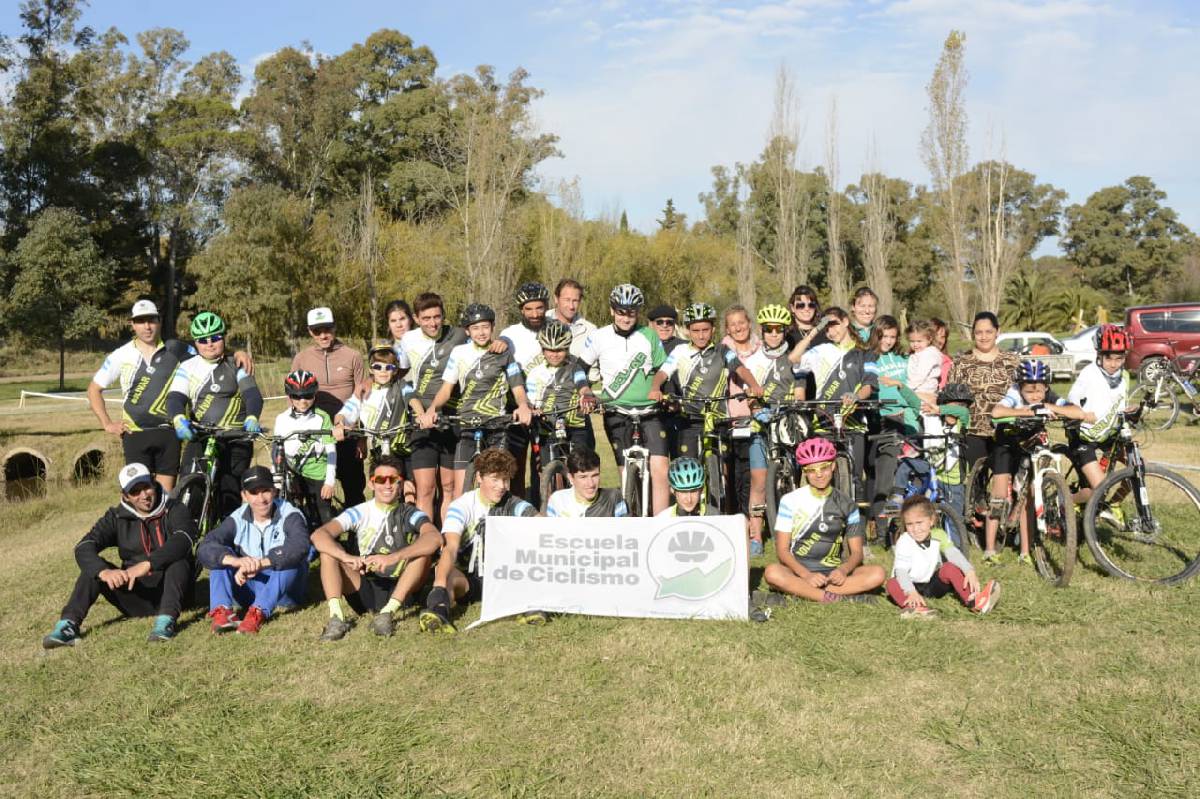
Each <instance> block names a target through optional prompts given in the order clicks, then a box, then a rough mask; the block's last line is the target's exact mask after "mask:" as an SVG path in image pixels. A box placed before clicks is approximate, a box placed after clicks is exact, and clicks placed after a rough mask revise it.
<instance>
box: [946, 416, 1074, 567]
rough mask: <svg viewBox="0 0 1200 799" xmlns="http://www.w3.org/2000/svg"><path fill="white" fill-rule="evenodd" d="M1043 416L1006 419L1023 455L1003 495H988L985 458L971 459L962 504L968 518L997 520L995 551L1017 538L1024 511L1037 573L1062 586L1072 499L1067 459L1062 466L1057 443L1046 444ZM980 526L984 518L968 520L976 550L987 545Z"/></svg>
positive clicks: (1070, 548) (1069, 556) (1069, 554)
mask: <svg viewBox="0 0 1200 799" xmlns="http://www.w3.org/2000/svg"><path fill="white" fill-rule="evenodd" d="M1046 421H1047V418H1046V417H1022V418H1020V420H1019V421H1015V422H1013V423H1012V429H1013V433H1012V434H1013V436H1014V438H1016V439H1018V441H1017V445H1018V446H1019V447H1020V449H1021V450H1022V452H1023V453H1024V454H1023V456H1022V458H1021V462H1020V463H1019V464H1018V465H1017V468H1016V470H1015V471H1014V473H1013V475H1012V479H1011V481H1010V483H1009V491H1008V496H1006V497H1004V498H1003V499H993V498H992V495H991V479H992V470H991V466H990V465H989V463H988V460H987V459H986V458H983V459H980V460H979V461H978V462H976V464H975V465H974V467H973V468H972V469H971V474H970V477H969V478H968V481H967V499H966V509H967V515H968V518H975V519H980V520H986V519H987V518H988V517H990V518H993V519H996V520H997V525H996V550H997V551H1001V550H1003V549H1004V548H1006V547H1009V546H1014V545H1016V544H1017V543H1018V541H1019V536H1020V530H1021V522H1022V516H1024V520H1025V524H1026V529H1027V531H1028V535H1029V552H1030V554H1031V555H1032V556H1033V562H1034V565H1035V567H1036V568H1037V571H1038V574H1040V575H1041V576H1042V578H1043V579H1045V580H1046V581H1047V582H1049V583H1050V584H1052V585H1054V586H1056V587H1058V588H1065V587H1066V586H1067V584H1068V583H1070V582H1071V573H1072V572H1073V570H1074V568H1075V555H1076V550H1077V548H1078V538H1077V534H1076V528H1075V524H1076V523H1075V504H1074V500H1073V499H1072V495H1071V490H1070V488H1069V487H1068V485H1067V480H1066V477H1065V475H1066V474H1067V467H1069V465H1070V462H1069V461H1067V463H1066V464H1065V465H1064V462H1063V461H1064V459H1065V458H1066V454H1065V452H1064V450H1063V448H1061V447H1057V446H1053V445H1051V443H1050V437H1049V435H1047V432H1046ZM985 531H986V521H984V523H982V524H975V525H974V529H973V532H974V534H975V535H976V536H977V538H976V542H975V543H976V544H977V545H978V546H979V548H980V549H981V550H986V548H987V543H986V540H985V536H986V532H985Z"/></svg>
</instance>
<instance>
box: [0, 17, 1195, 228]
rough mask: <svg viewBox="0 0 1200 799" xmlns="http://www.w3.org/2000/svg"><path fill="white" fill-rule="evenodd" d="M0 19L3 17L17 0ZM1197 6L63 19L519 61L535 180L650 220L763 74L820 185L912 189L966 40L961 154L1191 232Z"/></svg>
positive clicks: (475, 60) (698, 183) (697, 173)
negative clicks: (564, 185) (958, 46)
mask: <svg viewBox="0 0 1200 799" xmlns="http://www.w3.org/2000/svg"><path fill="white" fill-rule="evenodd" d="M11 6H12V7H10V8H9V10H8V11H7V12H6V13H4V14H3V15H2V16H0V25H3V31H4V32H5V33H9V34H12V33H15V32H16V31H17V29H18V19H17V8H16V6H17V4H16V3H12V4H11ZM1198 9H1200V4H1196V3H1188V2H1182V1H1179V2H1170V1H1169V0H1140V1H1139V2H1117V1H1116V0H1043V2H1033V1H1032V0H971V1H970V2H963V1H962V0H863V1H862V2H848V1H845V0H770V1H764V2H753V1H752V0H740V1H739V2H710V1H709V0H656V1H650V0H647V1H645V2H633V1H632V0H630V1H627V0H546V1H545V2H500V1H499V0H493V1H492V2H479V1H476V0H461V1H457V2H456V1H455V0H442V1H441V2H423V3H415V2H408V1H405V0H341V1H340V2H336V3H330V2H314V1H313V0H289V2H278V1H277V0H253V1H252V2H245V0H242V1H241V2H228V0H208V1H207V2H203V3H181V2H162V1H161V0H154V1H153V2H151V1H150V0H96V2H94V4H93V5H92V6H91V7H90V8H88V9H87V10H86V11H85V14H84V22H85V23H86V24H89V25H91V26H92V27H94V28H96V29H98V30H103V29H106V28H108V27H109V26H115V27H117V28H119V29H120V30H121V31H123V32H124V33H125V34H126V35H129V36H130V38H132V35H133V34H134V33H136V32H137V31H141V30H145V29H148V28H153V27H163V26H169V27H175V28H179V29H180V30H182V31H184V33H185V34H186V35H187V36H188V38H189V39H190V41H191V43H192V50H191V52H190V53H189V55H190V56H191V57H192V58H193V59H195V58H199V57H200V56H202V55H204V54H205V53H208V52H211V51H213V50H220V49H224V50H227V51H229V52H230V53H232V54H233V56H234V57H235V58H236V59H237V60H238V61H239V63H241V64H242V67H243V72H244V74H245V75H247V76H250V75H252V73H253V67H254V64H255V63H257V61H259V60H261V59H262V58H264V57H266V56H268V55H270V54H271V53H272V52H274V51H275V50H277V49H278V48H280V47H283V46H286V45H297V44H300V43H301V42H309V43H311V44H312V46H313V47H314V48H315V49H316V50H317V51H319V52H323V53H329V54H335V53H340V52H342V51H344V50H346V49H348V48H349V47H350V46H352V45H353V44H354V43H355V42H360V41H363V40H364V39H365V38H366V37H367V36H368V35H369V34H370V33H371V32H372V31H374V30H377V29H379V28H385V27H391V28H395V29H398V30H400V31H402V32H403V33H405V34H407V35H408V36H410V37H411V38H412V39H413V40H414V41H415V42H416V43H418V44H424V45H427V46H429V47H430V49H432V50H433V52H434V54H435V56H436V57H437V59H438V63H439V65H440V66H439V74H440V75H442V76H448V75H451V74H453V73H456V72H462V71H469V70H471V69H473V68H474V66H475V65H477V64H492V65H493V66H495V67H496V70H497V72H498V73H499V74H501V75H503V74H507V73H508V72H509V71H511V70H512V69H514V68H516V67H518V66H520V67H524V68H525V69H526V70H528V71H529V73H530V78H529V81H528V82H529V84H530V85H532V86H536V87H538V88H540V89H542V90H544V92H545V95H544V97H543V98H542V99H541V100H539V101H538V102H537V104H536V106H535V113H536V116H537V119H538V122H539V124H540V126H541V128H542V129H543V130H544V131H547V132H552V133H555V134H557V135H558V136H559V139H560V141H559V148H560V150H561V151H562V153H563V157H562V158H556V159H552V160H551V161H548V162H545V163H544V164H543V165H542V167H541V168H540V170H539V171H540V175H541V177H542V180H543V185H542V188H543V190H546V191H548V192H550V193H551V194H552V195H553V193H554V191H555V187H556V186H557V185H558V184H559V182H560V181H562V180H570V179H573V178H578V180H579V184H580V187H581V190H582V195H583V201H584V210H585V212H586V213H587V215H588V216H598V215H604V216H613V217H615V216H618V215H619V214H620V213H621V211H626V212H627V213H628V217H629V221H630V223H631V225H633V226H634V227H636V228H639V229H641V230H644V231H649V230H652V229H654V227H655V222H654V220H655V219H656V217H658V216H660V215H661V209H662V208H663V206H664V205H665V203H666V200H667V198H672V199H673V200H674V203H675V206H676V208H677V209H678V210H680V211H682V212H683V213H686V214H687V215H688V218H689V219H691V220H696V219H699V218H700V217H701V216H702V206H701V204H700V202H699V200H698V198H697V195H698V194H699V193H700V192H704V191H707V190H709V189H710V188H711V180H712V179H711V174H710V169H711V167H713V166H714V165H717V164H726V165H732V164H733V163H734V162H738V161H741V162H749V161H752V160H754V159H755V158H756V157H757V156H758V155H759V153H760V152H761V151H762V148H763V146H764V144H765V143H766V135H767V129H768V126H769V123H770V118H771V114H772V101H773V91H774V81H775V75H776V73H777V72H778V71H779V69H780V67H781V65H782V66H785V67H786V68H787V69H788V70H789V71H790V72H791V73H792V74H793V76H794V80H795V84H796V88H797V99H798V107H799V119H800V120H801V123H802V126H803V140H802V143H801V147H800V165H801V167H802V168H806V169H810V168H812V167H815V166H817V165H819V164H821V163H823V162H824V160H825V146H826V145H825V140H826V133H827V126H828V123H829V119H830V112H831V108H833V107H835V106H836V119H837V126H836V131H837V136H836V138H837V142H838V148H837V149H838V154H839V162H840V170H839V172H840V178H841V180H840V182H841V183H842V185H843V186H844V185H846V184H848V183H852V182H856V181H857V179H858V177H859V176H860V175H861V174H862V173H863V172H864V171H865V168H866V167H867V166H869V164H870V163H871V162H872V161H873V162H874V164H875V165H877V168H878V169H879V170H881V171H883V172H884V173H886V174H888V175H891V176H896V177H902V178H904V179H906V180H909V181H911V182H914V183H928V181H929V175H928V171H927V170H926V168H925V167H924V165H923V164H922V162H921V158H920V153H919V141H920V137H921V132H922V130H923V129H924V127H925V125H926V122H927V119H928V112H927V100H926V95H925V85H926V84H927V83H928V81H929V77H930V75H931V73H932V70H933V67H934V65H935V63H936V61H937V59H938V56H939V54H940V52H941V46H942V43H943V41H944V40H945V37H946V34H947V33H948V32H949V31H950V30H951V29H960V30H963V31H965V32H966V34H967V45H966V64H967V69H968V70H969V72H970V83H969V85H968V88H967V111H968V115H969V118H970V128H969V133H968V138H969V144H970V148H971V160H972V162H974V161H976V160H982V159H986V158H996V157H1004V158H1006V159H1007V160H1008V161H1010V162H1011V163H1013V164H1014V165H1016V166H1017V167H1019V168H1021V169H1025V170H1027V171H1030V172H1033V173H1034V174H1035V175H1036V176H1037V177H1038V179H1039V180H1041V181H1048V182H1050V183H1053V184H1054V185H1056V186H1058V187H1060V188H1062V189H1065V190H1066V191H1067V192H1068V193H1069V195H1070V202H1083V201H1085V200H1086V199H1087V196H1088V195H1089V194H1090V193H1091V192H1093V191H1095V190H1097V189H1100V188H1102V187H1104V186H1111V185H1114V184H1118V183H1120V182H1122V181H1123V180H1125V179H1126V178H1128V177H1129V176H1131V175H1149V176H1150V177H1151V178H1153V179H1154V181H1155V182H1156V183H1157V185H1158V186H1159V188H1160V189H1162V190H1164V191H1166V192H1167V194H1168V198H1167V203H1168V204H1169V205H1171V206H1172V207H1174V208H1175V209H1176V210H1177V211H1178V212H1179V215H1180V217H1181V219H1182V221H1183V222H1184V223H1185V224H1187V225H1188V226H1189V227H1191V228H1192V229H1193V230H1200V158H1198V157H1197V148H1200V58H1197V54H1200V27H1198V25H1200V10H1198Z"/></svg>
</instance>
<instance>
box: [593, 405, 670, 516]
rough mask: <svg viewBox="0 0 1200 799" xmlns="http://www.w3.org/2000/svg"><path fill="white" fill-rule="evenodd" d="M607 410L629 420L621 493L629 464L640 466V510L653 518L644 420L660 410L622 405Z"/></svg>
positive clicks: (622, 452)
mask: <svg viewBox="0 0 1200 799" xmlns="http://www.w3.org/2000/svg"><path fill="white" fill-rule="evenodd" d="M605 410H609V411H612V412H614V413H616V414H617V415H619V416H624V417H625V418H626V419H628V420H629V446H628V447H626V448H625V449H623V450H621V459H622V460H623V461H624V462H625V464H624V466H622V467H621V488H622V492H621V493H622V494H624V493H625V491H624V489H625V488H626V486H625V475H626V473H627V471H628V467H629V464H630V463H637V464H639V468H640V470H641V471H640V472H639V474H640V475H641V479H640V481H639V482H640V485H639V486H638V491H639V496H640V497H641V499H642V501H641V504H640V510H641V512H642V515H643V516H651V515H653V514H652V512H651V506H652V502H651V501H650V500H651V499H652V497H651V493H650V450H649V449H647V448H646V447H645V445H643V444H642V419H643V418H644V417H647V416H651V415H653V414H656V413H658V408H656V407H654V406H650V407H648V408H624V407H622V406H620V405H614V406H609V407H606V408H605Z"/></svg>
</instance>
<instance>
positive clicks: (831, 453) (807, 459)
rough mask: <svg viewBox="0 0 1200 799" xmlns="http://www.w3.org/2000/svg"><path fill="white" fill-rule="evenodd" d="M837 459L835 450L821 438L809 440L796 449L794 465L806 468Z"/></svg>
mask: <svg viewBox="0 0 1200 799" xmlns="http://www.w3.org/2000/svg"><path fill="white" fill-rule="evenodd" d="M836 459H837V450H836V449H834V448H833V444H830V443H829V442H828V441H826V440H825V439H823V438H809V439H805V440H804V441H801V442H800V445H799V446H797V447H796V463H798V464H800V465H801V466H807V465H808V464H810V463H823V462H825V461H832V460H836Z"/></svg>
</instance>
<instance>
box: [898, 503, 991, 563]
mask: <svg viewBox="0 0 1200 799" xmlns="http://www.w3.org/2000/svg"><path fill="white" fill-rule="evenodd" d="M934 507H936V508H937V513H938V520H937V524H938V527H941V528H942V529H943V530H945V531H946V533H947V534H948V535H949V536H950V540H951V541H953V540H954V538H955V536H958V538H959V540H961V541H962V546H960V547H959V550H960V551H961V552H962V553H963V554H964V555H966V556H967V557H970V552H971V546H972V544H974V543H975V542H974V540H973V537H972V536H971V535H969V534H968V532H967V525H966V523H965V522H964V521H963V516H962V514H961V513H959V512H958V508H956V507H954V506H953V505H951V504H950V503H948V502H939V503H937V504H936V505H935V506H934ZM893 540H894V539H893Z"/></svg>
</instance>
